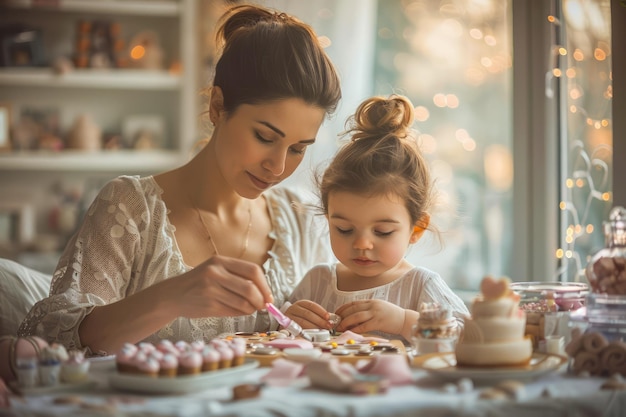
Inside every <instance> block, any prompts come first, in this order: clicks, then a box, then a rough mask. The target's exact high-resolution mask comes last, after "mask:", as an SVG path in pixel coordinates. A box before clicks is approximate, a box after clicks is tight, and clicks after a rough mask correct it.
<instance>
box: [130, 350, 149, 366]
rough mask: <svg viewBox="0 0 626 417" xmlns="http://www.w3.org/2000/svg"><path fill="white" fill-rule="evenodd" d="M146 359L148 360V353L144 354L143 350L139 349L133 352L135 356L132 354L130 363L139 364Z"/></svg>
mask: <svg viewBox="0 0 626 417" xmlns="http://www.w3.org/2000/svg"><path fill="white" fill-rule="evenodd" d="M146 360H148V355H146V353H145V352H142V351H139V352H137V353H136V354H135V356H133V358H132V363H134V364H135V365H139V364H140V363H142V362H145V361H146Z"/></svg>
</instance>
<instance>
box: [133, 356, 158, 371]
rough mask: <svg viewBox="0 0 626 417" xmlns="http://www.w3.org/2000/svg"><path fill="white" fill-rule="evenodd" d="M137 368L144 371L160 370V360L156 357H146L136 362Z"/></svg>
mask: <svg viewBox="0 0 626 417" xmlns="http://www.w3.org/2000/svg"><path fill="white" fill-rule="evenodd" d="M136 366H137V369H139V370H140V371H144V372H159V362H158V361H157V360H156V359H152V358H146V359H145V360H143V361H138V362H136Z"/></svg>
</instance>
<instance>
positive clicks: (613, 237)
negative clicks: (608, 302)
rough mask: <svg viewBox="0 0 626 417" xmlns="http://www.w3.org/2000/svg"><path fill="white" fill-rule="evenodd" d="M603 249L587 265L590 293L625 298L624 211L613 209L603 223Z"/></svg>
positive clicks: (625, 229) (625, 217) (625, 245)
mask: <svg viewBox="0 0 626 417" xmlns="http://www.w3.org/2000/svg"><path fill="white" fill-rule="evenodd" d="M604 246H605V247H604V248H603V249H600V251H598V252H597V253H596V254H595V255H593V256H592V257H591V260H590V261H589V263H588V264H587V267H586V269H585V275H586V276H587V279H588V280H589V285H590V286H591V292H592V293H597V294H610V295H623V296H626V210H625V209H624V207H619V206H618V207H613V209H611V213H610V214H609V220H608V221H606V222H604Z"/></svg>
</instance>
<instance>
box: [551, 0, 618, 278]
mask: <svg viewBox="0 0 626 417" xmlns="http://www.w3.org/2000/svg"><path fill="white" fill-rule="evenodd" d="M557 1H558V0H557ZM561 5H562V6H563V7H562V10H563V15H562V16H560V17H557V16H555V15H550V16H548V17H547V20H548V22H550V23H551V24H552V29H553V34H554V36H553V40H554V45H552V48H551V50H552V51H553V57H554V59H553V67H552V68H550V69H549V70H548V77H550V76H552V77H554V79H553V80H552V82H558V83H560V86H561V88H562V89H564V91H565V94H563V95H562V97H563V100H564V101H565V102H562V103H561V106H565V107H563V110H566V111H561V112H560V115H561V117H564V118H565V120H563V121H561V123H560V125H561V126H565V128H564V131H563V132H562V135H564V137H563V138H561V143H562V146H563V147H564V149H567V151H568V152H567V156H566V157H565V158H562V159H561V160H562V161H563V163H564V164H565V166H563V167H562V169H561V173H562V177H563V178H562V184H561V187H560V189H561V201H560V203H559V209H560V211H561V236H560V247H559V248H558V249H557V251H556V254H555V255H556V257H557V259H559V261H560V262H559V268H558V269H557V271H556V273H555V275H556V279H557V280H561V281H585V278H584V268H585V267H586V264H587V262H588V260H589V258H590V256H591V255H593V253H595V252H596V251H597V250H599V249H600V248H601V247H602V246H603V244H604V235H603V231H602V227H600V226H601V224H602V221H603V220H605V219H606V218H607V216H608V212H609V210H610V208H611V206H612V202H613V195H612V192H611V189H612V178H611V165H612V163H613V162H612V157H613V151H612V131H611V125H612V123H611V118H612V115H611V100H612V97H613V93H612V84H611V81H612V77H611V60H610V56H611V49H610V14H609V12H608V10H610V1H609V0H602V1H591V0H562V1H561ZM561 25H563V26H565V32H566V34H567V40H565V41H562V42H563V43H565V45H562V44H560V42H559V41H560V40H561V39H559V34H560V33H561V32H560V29H561V28H560V26H561ZM607 28H609V29H608V30H607ZM563 75H565V76H563ZM546 93H547V95H548V96H550V93H551V92H550V91H547V92H546Z"/></svg>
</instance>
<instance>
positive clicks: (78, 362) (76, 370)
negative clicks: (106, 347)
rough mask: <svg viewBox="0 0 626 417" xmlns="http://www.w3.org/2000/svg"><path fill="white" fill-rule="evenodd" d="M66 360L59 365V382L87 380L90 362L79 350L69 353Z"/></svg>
mask: <svg viewBox="0 0 626 417" xmlns="http://www.w3.org/2000/svg"><path fill="white" fill-rule="evenodd" d="M68 356H69V357H68V360H66V361H65V362H63V363H62V364H61V381H63V382H67V383H74V382H81V381H84V380H86V379H87V376H88V371H89V365H90V362H89V361H87V360H85V354H84V353H83V352H82V351H80V350H71V351H69V355H68Z"/></svg>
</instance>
